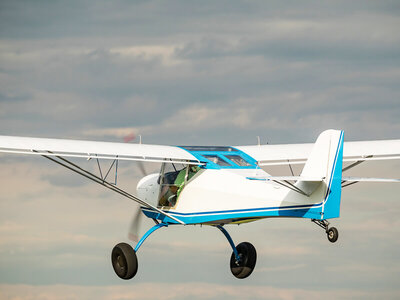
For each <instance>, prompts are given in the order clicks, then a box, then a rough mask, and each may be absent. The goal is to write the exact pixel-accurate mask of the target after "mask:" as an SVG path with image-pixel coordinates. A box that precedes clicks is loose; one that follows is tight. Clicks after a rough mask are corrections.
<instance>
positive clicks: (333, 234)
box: [326, 227, 339, 243]
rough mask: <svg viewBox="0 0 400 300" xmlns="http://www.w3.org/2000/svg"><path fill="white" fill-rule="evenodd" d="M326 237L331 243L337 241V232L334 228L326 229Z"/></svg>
mask: <svg viewBox="0 0 400 300" xmlns="http://www.w3.org/2000/svg"><path fill="white" fill-rule="evenodd" d="M326 235H327V236H328V240H329V241H330V242H331V243H334V242H336V241H337V239H338V237H339V231H338V230H337V229H336V228H335V227H331V228H329V229H328V232H327V233H326Z"/></svg>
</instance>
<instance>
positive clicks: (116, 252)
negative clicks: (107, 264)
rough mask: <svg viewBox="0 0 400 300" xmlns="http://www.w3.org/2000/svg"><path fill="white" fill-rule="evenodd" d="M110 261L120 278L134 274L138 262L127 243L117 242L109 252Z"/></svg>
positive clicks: (130, 276) (127, 277) (128, 277)
mask: <svg viewBox="0 0 400 300" xmlns="http://www.w3.org/2000/svg"><path fill="white" fill-rule="evenodd" d="M111 263H112V266H113V268H114V271H115V274H117V276H118V277H119V278H121V279H125V280H127V279H131V278H133V276H135V275H136V272H137V269H138V262H137V257H136V253H135V250H133V249H132V247H131V246H130V245H129V244H126V243H119V244H118V245H116V246H115V247H114V249H113V250H112V252H111Z"/></svg>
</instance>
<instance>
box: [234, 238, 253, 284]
mask: <svg viewBox="0 0 400 300" xmlns="http://www.w3.org/2000/svg"><path fill="white" fill-rule="evenodd" d="M236 250H237V251H238V253H239V257H240V260H239V261H237V260H236V257H235V253H234V252H232V255H231V262H230V266H231V272H232V274H233V276H235V277H236V278H239V279H244V278H246V277H249V276H250V274H251V273H252V272H253V270H254V267H255V266H256V261H257V252H256V248H254V246H253V245H252V244H250V243H248V242H243V243H240V244H239V245H237V246H236Z"/></svg>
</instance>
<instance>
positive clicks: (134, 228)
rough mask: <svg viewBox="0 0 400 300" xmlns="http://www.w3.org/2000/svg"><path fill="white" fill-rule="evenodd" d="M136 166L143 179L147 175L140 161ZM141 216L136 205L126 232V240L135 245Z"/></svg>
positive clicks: (137, 239)
mask: <svg viewBox="0 0 400 300" xmlns="http://www.w3.org/2000/svg"><path fill="white" fill-rule="evenodd" d="M137 166H138V168H139V170H140V172H141V173H142V175H143V177H144V176H147V175H148V173H147V172H146V169H145V167H144V164H143V162H142V161H138V162H137ZM142 216H143V214H142V210H141V209H140V205H139V204H137V205H136V206H135V210H134V213H133V216H132V221H131V224H130V226H129V232H128V238H129V239H130V240H131V241H133V242H135V243H137V242H138V241H139V232H140V225H141V223H142Z"/></svg>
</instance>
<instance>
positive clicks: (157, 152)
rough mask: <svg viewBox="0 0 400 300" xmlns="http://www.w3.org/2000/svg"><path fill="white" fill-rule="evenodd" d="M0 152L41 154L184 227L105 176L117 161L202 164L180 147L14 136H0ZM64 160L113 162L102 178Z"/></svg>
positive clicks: (101, 175) (173, 218)
mask: <svg viewBox="0 0 400 300" xmlns="http://www.w3.org/2000/svg"><path fill="white" fill-rule="evenodd" d="M0 152H5V153H19V154H33V155H41V156H43V157H45V158H47V159H49V160H51V161H53V162H55V163H57V164H59V165H61V166H63V167H65V168H67V169H69V170H71V171H73V172H75V173H78V174H79V175H81V176H84V177H86V178H88V179H90V180H92V181H94V182H96V183H98V184H100V185H102V186H104V187H106V188H108V189H110V190H112V191H114V192H116V193H118V194H120V195H122V196H124V197H127V198H128V199H130V200H133V201H135V202H137V203H138V204H140V205H141V206H144V207H147V208H148V209H151V210H153V211H156V212H158V213H160V214H162V215H164V216H165V217H168V218H170V219H172V220H175V221H176V222H178V223H180V224H184V223H183V222H182V221H180V220H179V219H177V218H175V217H174V216H171V215H170V214H169V213H167V212H165V211H162V210H160V209H158V208H157V207H154V206H153V205H151V204H149V203H147V202H146V201H143V200H142V199H139V198H138V197H136V196H134V195H132V194H130V193H128V192H126V191H124V190H122V189H120V188H118V187H117V186H116V183H115V184H114V183H110V182H108V181H107V180H106V179H107V175H108V172H109V171H110V170H111V167H112V166H113V165H114V163H115V162H117V163H116V164H118V161H119V160H133V161H150V162H165V161H168V162H175V163H188V162H189V163H190V164H197V165H199V164H202V163H201V162H199V160H198V159H197V158H196V157H194V156H193V155H192V154H190V153H189V152H187V151H186V150H184V149H182V148H180V147H174V146H160V145H144V144H125V143H107V142H93V141H79V140H65V139H46V138H30V137H15V136H0ZM66 157H79V158H86V159H91V158H93V159H97V162H98V160H99V159H109V160H113V163H112V165H111V167H110V170H109V171H108V172H107V174H106V176H105V177H104V176H103V174H102V172H101V169H100V165H99V169H100V176H97V175H95V174H94V173H92V172H90V171H88V170H85V169H83V168H81V167H80V166H78V165H77V164H75V163H73V162H71V161H69V160H67V159H66Z"/></svg>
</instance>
